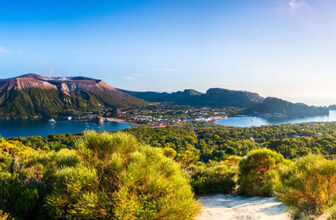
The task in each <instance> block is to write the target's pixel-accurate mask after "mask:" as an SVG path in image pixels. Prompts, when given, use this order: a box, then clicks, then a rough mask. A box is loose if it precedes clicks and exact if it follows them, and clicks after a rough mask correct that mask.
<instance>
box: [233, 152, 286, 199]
mask: <svg viewBox="0 0 336 220" xmlns="http://www.w3.org/2000/svg"><path fill="white" fill-rule="evenodd" d="M283 162H284V158H283V156H282V155H281V154H279V153H276V152H275V151H272V150H268V149H265V148H264V149H257V150H253V151H251V152H250V153H249V154H248V155H247V157H246V158H244V159H242V160H241V161H240V163H239V179H238V182H239V184H240V188H239V192H240V193H242V194H245V195H248V196H271V195H272V193H273V190H274V186H275V182H276V176H277V175H276V174H277V173H276V169H277V168H278V166H279V164H281V163H283Z"/></svg>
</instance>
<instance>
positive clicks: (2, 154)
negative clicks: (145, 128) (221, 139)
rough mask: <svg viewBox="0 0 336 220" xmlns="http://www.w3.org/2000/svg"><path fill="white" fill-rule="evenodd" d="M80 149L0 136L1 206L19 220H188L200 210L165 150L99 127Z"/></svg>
mask: <svg viewBox="0 0 336 220" xmlns="http://www.w3.org/2000/svg"><path fill="white" fill-rule="evenodd" d="M77 148H78V149H77V150H69V149H61V150H59V151H58V152H55V151H50V152H48V153H46V152H44V151H36V150H34V149H32V148H29V147H25V146H23V145H22V144H20V143H19V142H15V141H10V142H7V141H5V140H3V139H0V169H1V170H0V186H1V187H0V210H3V211H4V212H6V213H10V216H13V217H14V218H16V219H159V218H162V219H191V218H193V216H194V215H195V214H196V213H197V212H198V209H199V205H198V204H197V202H196V201H195V200H194V199H193V193H192V190H191V187H190V184H189V180H188V178H187V177H186V176H185V175H184V174H183V173H182V171H181V169H180V167H179V166H178V164H177V163H176V162H174V161H173V159H171V158H167V157H166V156H164V153H163V150H162V149H155V148H151V147H149V146H146V145H140V144H139V143H138V142H137V140H136V139H135V138H134V137H133V136H131V135H128V134H125V133H115V134H112V135H109V134H107V133H100V134H98V133H96V132H87V133H85V136H84V139H83V140H82V141H81V142H80V143H79V144H78V146H77ZM167 152H169V155H173V154H174V152H173V151H171V150H168V151H166V153H167ZM2 215H3V216H1V213H0V219H1V217H3V218H8V215H7V214H2Z"/></svg>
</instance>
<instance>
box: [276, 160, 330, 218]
mask: <svg viewBox="0 0 336 220" xmlns="http://www.w3.org/2000/svg"><path fill="white" fill-rule="evenodd" d="M279 177H280V182H279V184H278V185H277V187H276V192H277V196H278V197H279V199H280V200H281V201H282V202H283V203H284V204H286V205H287V206H288V207H289V208H290V209H291V212H292V213H293V215H294V217H299V218H303V217H305V216H318V215H321V214H323V213H327V212H329V213H330V214H331V215H335V214H333V213H335V208H334V207H333V206H335V205H336V160H327V159H325V158H324V157H322V156H321V155H308V156H305V157H303V158H300V159H298V160H297V161H296V162H295V163H292V164H289V165H287V166H283V167H282V168H281V169H280V170H279ZM328 209H329V210H328ZM333 217H334V218H335V217H336V216H333ZM331 218H332V217H331ZM334 218H332V219H334Z"/></svg>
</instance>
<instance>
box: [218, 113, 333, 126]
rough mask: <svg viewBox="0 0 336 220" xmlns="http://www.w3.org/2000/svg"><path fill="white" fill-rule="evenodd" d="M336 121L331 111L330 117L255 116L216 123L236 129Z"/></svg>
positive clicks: (232, 118) (233, 118)
mask: <svg viewBox="0 0 336 220" xmlns="http://www.w3.org/2000/svg"><path fill="white" fill-rule="evenodd" d="M332 121H336V111H330V112H329V115H325V116H313V117H304V118H263V117H255V116H235V117H228V118H227V119H221V120H218V121H216V124H218V125H225V126H235V127H254V126H256V127H258V126H263V125H273V124H294V123H303V122H332Z"/></svg>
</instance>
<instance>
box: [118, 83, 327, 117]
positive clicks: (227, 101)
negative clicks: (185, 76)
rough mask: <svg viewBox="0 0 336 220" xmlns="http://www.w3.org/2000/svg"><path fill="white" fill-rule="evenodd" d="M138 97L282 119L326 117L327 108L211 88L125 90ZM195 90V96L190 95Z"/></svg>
mask: <svg viewBox="0 0 336 220" xmlns="http://www.w3.org/2000/svg"><path fill="white" fill-rule="evenodd" d="M122 91H124V92H126V93H129V94H131V95H133V96H135V97H138V98H141V99H144V100H146V101H149V102H163V103H171V104H177V105H179V104H184V105H192V106H204V107H205V106H207V107H236V108H241V109H242V111H241V113H243V114H248V115H261V116H264V115H268V116H269V115H273V116H275V115H276V116H280V117H304V116H314V115H327V114H329V110H328V108H326V107H318V106H308V105H306V104H303V103H292V102H289V101H286V100H283V99H279V98H274V97H266V98H264V97H261V96H260V95H259V94H257V93H253V92H249V91H239V90H229V89H221V88H210V89H208V90H207V91H206V93H201V92H198V91H197V90H193V89H186V90H184V91H178V92H172V93H167V92H153V91H151V92H134V91H127V90H122ZM190 91H192V93H190Z"/></svg>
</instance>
